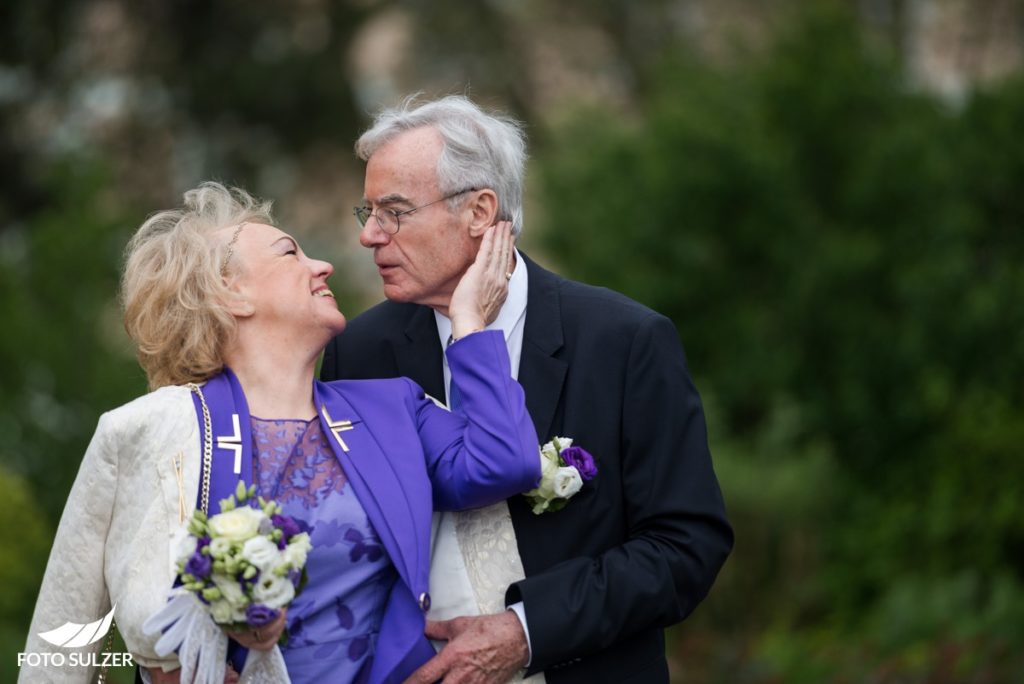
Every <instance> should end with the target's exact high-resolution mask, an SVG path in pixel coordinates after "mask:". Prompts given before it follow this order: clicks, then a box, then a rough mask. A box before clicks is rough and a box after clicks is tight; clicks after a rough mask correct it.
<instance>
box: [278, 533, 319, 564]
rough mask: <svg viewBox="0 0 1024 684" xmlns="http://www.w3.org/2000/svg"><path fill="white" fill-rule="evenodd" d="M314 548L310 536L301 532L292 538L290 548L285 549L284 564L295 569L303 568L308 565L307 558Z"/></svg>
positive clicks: (289, 543)
mask: <svg viewBox="0 0 1024 684" xmlns="http://www.w3.org/2000/svg"><path fill="white" fill-rule="evenodd" d="M312 548H313V544H312V543H310V541H309V534H308V533H306V532H300V533H299V534H297V535H295V536H294V537H292V538H291V541H289V542H288V546H286V547H284V552H283V558H284V562H285V563H288V564H289V565H290V566H292V567H293V568H301V567H302V566H304V565H305V564H306V556H307V555H308V554H309V550H310V549H312Z"/></svg>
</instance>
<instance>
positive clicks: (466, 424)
mask: <svg viewBox="0 0 1024 684" xmlns="http://www.w3.org/2000/svg"><path fill="white" fill-rule="evenodd" d="M447 355H448V363H449V366H450V367H451V371H452V383H453V384H454V385H456V386H457V387H458V388H459V393H460V396H461V397H462V402H461V403H462V406H461V408H459V409H458V410H457V411H455V412H452V413H449V412H448V411H446V410H445V409H443V408H440V407H438V406H436V405H435V404H434V403H433V402H432V401H431V400H430V399H428V398H422V399H420V400H419V401H418V402H417V404H416V420H417V429H418V430H419V434H420V440H421V441H422V443H423V446H424V451H425V453H426V455H427V470H428V474H429V475H430V481H431V485H432V487H433V496H434V507H435V508H436V509H438V510H463V509H467V508H478V507H480V506H485V505H488V504H492V503H496V502H498V501H501V500H502V499H506V498H508V497H509V496H512V495H513V494H517V493H519V492H522V491H525V490H528V489H532V488H533V487H535V486H536V485H537V481H538V480H539V478H540V455H539V451H538V446H537V433H536V431H535V430H534V427H533V422H532V421H531V420H530V416H529V414H528V413H527V411H526V403H525V396H524V394H523V388H522V387H520V385H519V383H517V382H516V381H515V380H513V379H512V377H511V373H510V370H509V360H508V350H507V349H506V347H505V340H504V338H503V337H502V335H501V333H500V332H497V331H491V332H488V331H485V332H478V333H474V334H472V335H467V336H466V337H464V338H462V339H461V340H459V341H458V342H456V343H454V344H452V345H451V346H450V347H449V348H448V351H447ZM420 395H421V396H422V391H420Z"/></svg>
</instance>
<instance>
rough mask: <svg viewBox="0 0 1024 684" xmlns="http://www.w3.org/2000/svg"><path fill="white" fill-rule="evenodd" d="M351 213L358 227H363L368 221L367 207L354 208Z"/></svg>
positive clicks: (368, 211) (368, 212)
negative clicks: (357, 222) (354, 216)
mask: <svg viewBox="0 0 1024 684" xmlns="http://www.w3.org/2000/svg"><path fill="white" fill-rule="evenodd" d="M352 213H353V214H355V215H356V220H357V221H359V225H361V226H365V225H366V222H367V221H369V220H370V208H369V207H355V208H353V210H352Z"/></svg>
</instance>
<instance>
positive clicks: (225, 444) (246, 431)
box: [192, 367, 252, 515]
mask: <svg viewBox="0 0 1024 684" xmlns="http://www.w3.org/2000/svg"><path fill="white" fill-rule="evenodd" d="M202 392H203V398H205V400H206V405H207V407H208V408H209V411H210V425H211V428H212V432H213V452H212V454H211V461H210V502H209V511H208V513H209V515H216V514H217V513H220V502H221V501H223V500H224V499H226V498H228V497H229V496H231V495H233V494H234V493H235V489H236V487H237V486H238V481H239V480H241V481H243V482H245V486H246V487H248V486H249V485H251V484H252V423H251V420H250V418H249V404H248V403H247V402H246V401H245V392H243V391H242V386H241V385H240V384H239V383H238V378H237V377H235V374H234V373H232V372H231V369H230V368H227V367H225V368H224V371H223V372H222V373H220V374H218V375H215V376H214V377H212V378H210V379H209V380H208V381H207V382H206V384H204V385H203V386H202ZM192 401H193V403H194V404H195V408H196V418H197V419H198V421H199V453H200V454H202V453H203V444H204V443H205V440H206V427H205V421H204V418H203V406H202V401H201V400H200V398H199V395H197V394H196V393H193V394H192ZM202 498H203V475H202V469H200V474H199V492H198V493H197V494H196V508H197V509H198V508H201V506H202Z"/></svg>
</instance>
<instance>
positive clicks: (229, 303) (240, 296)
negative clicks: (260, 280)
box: [224, 276, 256, 318]
mask: <svg viewBox="0 0 1024 684" xmlns="http://www.w3.org/2000/svg"><path fill="white" fill-rule="evenodd" d="M224 286H225V287H226V288H227V291H228V293H227V295H226V297H225V299H224V308H225V309H227V310H228V313H230V314H231V315H232V316H234V317H235V318H249V317H250V316H252V315H253V314H254V313H256V306H255V305H254V304H253V303H252V301H251V300H250V299H249V297H248V296H247V293H246V288H245V286H244V285H242V283H240V282H239V279H238V278H237V277H231V276H229V277H226V278H225V279H224Z"/></svg>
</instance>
